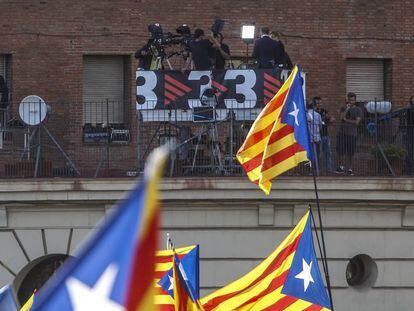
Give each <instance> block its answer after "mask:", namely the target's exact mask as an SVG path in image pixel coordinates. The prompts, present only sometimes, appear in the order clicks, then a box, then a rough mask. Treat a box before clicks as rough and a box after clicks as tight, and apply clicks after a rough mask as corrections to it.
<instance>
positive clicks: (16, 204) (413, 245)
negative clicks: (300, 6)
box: [0, 178, 414, 311]
mask: <svg viewBox="0 0 414 311" xmlns="http://www.w3.org/2000/svg"><path fill="white" fill-rule="evenodd" d="M132 185H133V181H132V180H130V181H127V180H96V181H92V180H91V181H88V180H81V181H78V180H64V181H62V180H56V181H16V182H7V183H6V182H0V198H1V205H2V208H0V225H1V228H0V247H1V250H2V251H1V253H0V261H1V262H0V285H3V284H6V283H8V282H11V281H12V280H13V278H14V276H13V273H15V274H16V273H18V272H19V271H20V269H21V268H22V267H23V266H24V265H26V264H27V263H28V261H29V260H33V259H35V258H37V257H39V256H42V255H44V254H46V253H49V254H50V253H64V254H66V253H67V252H69V253H72V252H73V250H74V249H75V248H76V246H77V245H79V243H80V242H81V241H82V239H83V238H84V237H85V236H86V235H87V233H88V232H89V231H90V230H91V228H93V226H94V224H96V223H97V222H98V221H99V219H101V218H102V217H103V216H104V215H105V212H106V210H108V209H109V207H110V206H111V205H112V204H113V203H114V201H115V200H116V199H119V198H121V197H122V195H123V194H124V192H125V190H126V189H129V188H131V187H132ZM207 185H208V187H207ZM319 187H320V196H321V201H322V214H323V215H322V216H323V221H324V225H325V227H326V231H325V235H326V244H327V252H328V257H329V270H330V274H331V281H332V285H333V289H334V290H333V295H334V302H335V305H336V310H361V311H362V310H380V311H386V310H395V309H397V310H407V311H408V310H412V295H413V294H414V239H413V238H412V237H413V234H414V232H413V230H414V205H412V202H413V201H414V194H413V190H414V182H413V180H410V179H356V178H355V179H354V178H353V179H334V178H331V179H321V181H320V183H319ZM160 188H161V194H162V197H163V207H162V239H161V241H160V243H161V245H165V243H164V242H165V241H164V239H165V233H166V232H169V233H170V234H171V235H172V237H173V239H174V242H175V244H176V245H177V246H179V245H187V244H193V243H198V244H200V247H201V286H202V294H203V295H204V294H206V293H209V292H211V291H213V290H214V289H217V288H220V287H221V286H223V285H226V284H228V283H229V282H231V281H233V280H235V279H237V278H238V277H240V276H241V275H243V274H244V273H246V272H248V271H249V270H251V269H252V268H253V267H254V266H255V265H257V264H258V263H259V262H260V261H261V260H262V259H263V258H264V257H266V256H267V255H268V254H269V253H270V252H271V251H273V250H274V249H275V248H276V246H277V245H278V244H279V243H280V242H281V240H282V239H283V237H284V236H285V235H287V234H288V232H289V231H290V230H291V229H292V227H293V226H294V224H295V223H296V222H297V221H298V219H299V218H300V217H301V216H302V215H303V214H304V212H305V210H306V204H307V203H308V202H309V200H312V191H311V189H312V181H311V180H310V179H307V178H302V179H289V178H285V179H281V180H280V182H277V183H275V184H274V189H273V191H272V193H271V195H270V196H269V197H266V198H265V197H264V196H263V195H262V194H261V193H260V192H259V191H258V190H256V189H255V188H254V186H253V185H250V184H249V183H248V182H246V181H245V180H243V179H215V180H214V179H210V180H208V179H203V180H201V179H200V180H197V179H188V180H185V179H181V180H174V179H165V180H164V181H163V182H162V184H161V185H160ZM357 254H367V255H369V256H371V257H372V258H373V259H374V261H375V263H376V265H377V268H378V275H377V277H376V279H375V281H374V282H373V284H372V286H368V287H364V288H354V287H350V286H349V285H348V284H347V282H346V278H345V269H346V266H347V263H348V260H349V259H350V258H352V257H353V256H355V255H357ZM8 269H9V270H11V271H8ZM11 272H12V273H11Z"/></svg>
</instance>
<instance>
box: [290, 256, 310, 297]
mask: <svg viewBox="0 0 414 311" xmlns="http://www.w3.org/2000/svg"><path fill="white" fill-rule="evenodd" d="M302 267H303V270H302V272H301V273H299V274H298V275H296V276H295V278H296V279H302V280H303V290H304V291H305V292H306V290H307V289H308V286H309V283H311V282H312V283H315V281H314V280H313V278H312V274H311V271H312V261H311V262H310V265H308V263H307V262H306V261H305V259H302Z"/></svg>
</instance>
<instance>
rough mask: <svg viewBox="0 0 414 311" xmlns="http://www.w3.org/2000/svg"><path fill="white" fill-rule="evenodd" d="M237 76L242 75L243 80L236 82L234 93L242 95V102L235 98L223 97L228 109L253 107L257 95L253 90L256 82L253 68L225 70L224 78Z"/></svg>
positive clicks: (228, 78) (231, 78)
mask: <svg viewBox="0 0 414 311" xmlns="http://www.w3.org/2000/svg"><path fill="white" fill-rule="evenodd" d="M238 76H243V77H244V82H243V83H241V84H236V94H241V95H243V96H244V100H243V102H242V103H239V102H237V100H236V99H225V104H226V107H227V108H229V109H236V108H253V107H254V106H256V101H257V95H256V92H255V91H254V90H253V87H254V85H255V84H256V73H255V72H254V70H227V72H226V75H225V76H224V79H225V80H234V79H236V78H237V77H238Z"/></svg>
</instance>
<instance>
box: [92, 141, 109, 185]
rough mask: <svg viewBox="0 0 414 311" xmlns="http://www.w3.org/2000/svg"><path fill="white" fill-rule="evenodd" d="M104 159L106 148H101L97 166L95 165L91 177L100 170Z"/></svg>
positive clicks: (95, 175) (94, 176)
mask: <svg viewBox="0 0 414 311" xmlns="http://www.w3.org/2000/svg"><path fill="white" fill-rule="evenodd" d="M105 160H106V148H104V149H102V152H101V156H100V158H99V163H98V166H97V167H96V171H95V174H94V175H93V178H96V177H98V174H99V171H100V170H101V166H102V164H103V163H104V161H105Z"/></svg>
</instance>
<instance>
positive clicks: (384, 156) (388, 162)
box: [377, 143, 395, 177]
mask: <svg viewBox="0 0 414 311" xmlns="http://www.w3.org/2000/svg"><path fill="white" fill-rule="evenodd" d="M377 147H378V149H379V151H380V153H381V156H382V158H383V159H384V161H385V163H386V164H387V167H388V169H389V171H390V173H391V175H392V176H394V177H395V173H394V170H393V169H392V166H391V164H390V161H388V158H387V156H386V154H385V153H384V150H383V149H382V147H381V145H380V144H379V143H377Z"/></svg>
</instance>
